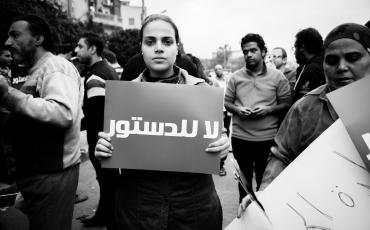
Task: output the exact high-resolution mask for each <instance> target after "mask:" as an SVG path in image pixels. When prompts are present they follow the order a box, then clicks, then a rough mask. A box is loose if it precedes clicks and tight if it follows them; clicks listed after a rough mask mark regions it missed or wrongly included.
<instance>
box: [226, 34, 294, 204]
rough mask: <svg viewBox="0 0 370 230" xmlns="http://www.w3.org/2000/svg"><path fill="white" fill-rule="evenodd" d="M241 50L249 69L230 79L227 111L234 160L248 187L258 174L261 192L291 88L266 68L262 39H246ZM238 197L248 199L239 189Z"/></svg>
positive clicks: (286, 81) (264, 47)
mask: <svg viewBox="0 0 370 230" xmlns="http://www.w3.org/2000/svg"><path fill="white" fill-rule="evenodd" d="M241 48H242V51H243V54H244V59H245V63H246V66H245V67H243V68H241V69H239V70H237V71H236V72H234V73H233V74H232V75H231V76H230V79H229V82H228V84H227V88H226V95H225V107H226V109H227V110H228V111H229V112H231V113H232V114H233V117H232V136H231V144H232V148H233V154H234V157H235V159H236V160H237V162H238V164H239V166H240V169H241V171H242V172H243V174H244V175H245V177H246V179H247V181H248V182H249V184H252V179H253V171H254V172H255V174H256V182H257V190H258V188H259V187H260V183H261V180H262V176H263V172H264V170H265V167H266V163H267V157H268V154H269V151H270V147H271V146H272V145H273V142H274V141H273V139H274V137H275V134H276V132H277V130H278V125H279V124H280V121H279V119H280V113H282V112H285V111H286V110H288V108H289V105H290V87H289V82H288V80H287V79H286V78H285V77H284V75H283V74H282V73H281V72H280V71H278V70H276V69H272V68H269V67H266V64H265V62H264V58H265V55H266V51H267V48H266V46H265V42H264V40H263V38H262V37H261V36H260V35H258V34H247V35H246V36H244V37H243V38H242V41H241ZM239 195H240V197H239V202H240V201H241V199H242V198H243V197H244V196H245V195H246V194H245V191H244V189H243V188H242V187H241V186H240V185H239Z"/></svg>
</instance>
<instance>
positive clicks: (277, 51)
mask: <svg viewBox="0 0 370 230" xmlns="http://www.w3.org/2000/svg"><path fill="white" fill-rule="evenodd" d="M271 53H272V54H275V55H282V54H283V52H282V51H281V49H278V48H276V49H273V50H272V52H271Z"/></svg>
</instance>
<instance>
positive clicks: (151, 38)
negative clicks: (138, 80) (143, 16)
mask: <svg viewBox="0 0 370 230" xmlns="http://www.w3.org/2000/svg"><path fill="white" fill-rule="evenodd" d="M141 51H142V53H143V57H144V61H145V64H146V66H147V67H148V69H149V71H150V75H151V77H157V78H167V77H170V76H171V75H172V74H173V64H174V63H175V60H176V55H177V52H178V50H177V43H176V38H175V30H174V28H173V27H172V26H171V24H169V23H168V22H165V21H162V20H155V21H152V22H149V23H148V24H147V25H146V26H145V27H144V30H143V40H142V43H141Z"/></svg>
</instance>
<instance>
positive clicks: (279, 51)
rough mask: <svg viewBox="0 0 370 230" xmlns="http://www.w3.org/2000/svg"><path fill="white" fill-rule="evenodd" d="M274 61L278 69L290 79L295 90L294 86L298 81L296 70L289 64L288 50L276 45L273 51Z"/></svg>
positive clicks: (291, 88)
mask: <svg viewBox="0 0 370 230" xmlns="http://www.w3.org/2000/svg"><path fill="white" fill-rule="evenodd" d="M271 58H272V63H273V64H274V65H275V67H276V69H278V70H280V71H281V72H282V73H283V74H284V76H285V77H286V78H287V79H288V81H289V85H290V90H291V92H293V88H294V85H295V82H296V70H295V69H293V68H292V67H289V66H288V65H287V60H288V56H287V53H286V50H285V49H284V48H281V47H276V48H274V49H273V50H272V51H271Z"/></svg>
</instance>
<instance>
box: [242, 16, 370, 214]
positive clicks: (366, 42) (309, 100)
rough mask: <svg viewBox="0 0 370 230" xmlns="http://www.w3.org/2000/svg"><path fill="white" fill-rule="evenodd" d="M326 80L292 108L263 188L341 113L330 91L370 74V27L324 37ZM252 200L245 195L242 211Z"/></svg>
mask: <svg viewBox="0 0 370 230" xmlns="http://www.w3.org/2000/svg"><path fill="white" fill-rule="evenodd" d="M323 47H324V72H325V78H326V84H325V85H323V86H320V87H318V88H316V89H315V90H313V91H311V92H310V93H308V94H307V95H306V96H304V97H303V98H302V99H300V100H298V101H297V102H296V103H295V104H294V105H293V106H292V108H291V109H290V110H289V112H288V114H287V116H286V117H285V119H284V121H283V123H282V125H281V127H280V129H279V131H278V133H277V135H276V137H275V144H276V145H275V146H274V147H273V148H272V149H271V153H270V156H269V162H268V165H267V167H266V171H265V173H264V176H263V180H262V184H261V188H260V190H264V189H265V188H266V187H267V186H268V185H269V184H270V183H271V182H272V181H273V180H274V179H275V178H276V177H277V176H278V175H279V174H280V172H281V171H283V170H284V168H285V167H287V166H288V165H289V164H290V163H291V162H292V161H293V160H294V159H295V158H296V157H297V156H298V155H299V154H300V153H301V152H302V151H303V150H305V148H306V147H308V146H309V145H310V144H311V143H312V142H313V141H314V140H315V139H316V138H317V137H318V136H319V135H320V134H321V133H322V132H324V131H325V130H326V129H327V128H328V127H329V126H330V125H331V124H333V123H334V121H335V120H337V119H338V115H337V113H336V112H335V110H334V108H333V106H332V105H331V103H330V101H329V100H328V98H327V95H326V94H327V93H329V92H331V91H333V90H336V89H338V88H340V87H343V86H345V85H348V84H350V83H352V82H354V81H357V80H359V79H361V78H363V77H365V76H369V77H370V29H369V28H367V27H365V26H362V25H359V24H354V23H346V24H342V25H339V26H337V27H336V28H334V29H333V30H332V31H331V32H330V33H329V34H328V35H327V37H326V39H325V41H324V45H323ZM249 203H250V199H249V196H247V197H246V198H244V199H243V203H242V205H241V206H240V207H239V211H238V215H239V216H240V213H241V211H242V210H244V209H245V208H246V206H247V205H248V204H249Z"/></svg>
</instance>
